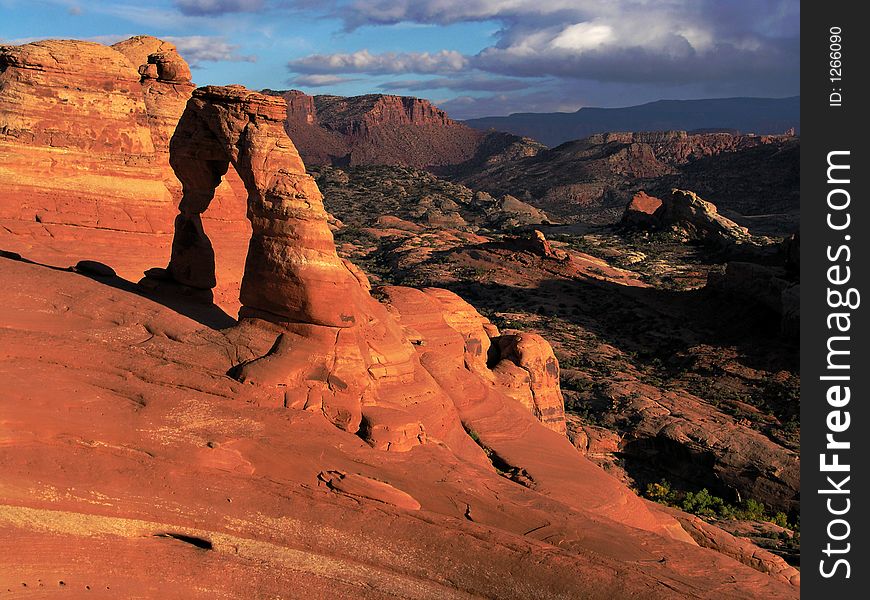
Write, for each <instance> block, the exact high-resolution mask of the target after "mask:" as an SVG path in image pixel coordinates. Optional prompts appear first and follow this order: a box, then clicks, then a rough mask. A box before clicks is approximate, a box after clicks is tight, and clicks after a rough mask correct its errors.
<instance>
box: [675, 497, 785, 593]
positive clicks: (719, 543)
mask: <svg viewBox="0 0 870 600" xmlns="http://www.w3.org/2000/svg"><path fill="white" fill-rule="evenodd" d="M663 510H665V511H666V512H667V513H668V514H670V515H672V516H673V517H674V518H675V519H676V520H677V521H679V522H680V525H682V526H683V529H685V530H686V531H687V532H688V533H689V535H691V536H692V539H694V540H695V541H696V542H697V543H698V545H699V546H701V547H702V548H711V549H714V550H716V551H718V552H721V553H722V554H725V555H727V556H731V557H733V558H735V559H736V560H738V561H740V562H742V563H743V564H744V565H748V566H750V567H752V568H753V569H756V570H757V571H761V572H762V573H769V574H770V575H771V576H772V577H774V578H775V579H778V580H780V581H783V582H786V583H789V584H791V585H794V586H800V582H801V572H800V571H799V570H798V569H796V568H795V567H792V566H791V565H789V564H788V563H787V562H785V561H784V560H783V559H782V558H780V557H779V556H777V555H776V554H773V553H772V552H768V551H767V550H763V549H761V548H759V547H758V546H756V545H755V544H753V543H752V542H750V541H748V540H746V539H744V538H738V537H735V536H733V535H731V534H730V533H728V532H727V531H724V530H722V529H720V528H719V527H717V526H715V525H713V524H711V523H707V522H706V521H704V520H703V519H701V518H699V517H696V516H695V515H689V514H686V513H684V512H683V511H681V510H677V509H673V508H664V509H663Z"/></svg>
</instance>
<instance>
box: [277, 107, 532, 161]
mask: <svg viewBox="0 0 870 600" xmlns="http://www.w3.org/2000/svg"><path fill="white" fill-rule="evenodd" d="M267 93H270V94H275V95H281V96H283V97H284V98H285V99H286V100H287V106H288V109H287V123H286V129H287V133H288V134H289V135H290V137H291V138H292V139H293V140H294V142H295V143H296V146H297V148H298V149H299V152H300V154H301V155H302V158H303V160H305V162H306V164H309V165H327V164H331V165H336V166H353V165H402V166H410V167H416V168H441V169H443V168H447V167H455V166H457V165H461V164H463V163H466V162H469V161H475V162H484V161H493V162H498V161H499V158H498V157H500V156H502V155H506V156H507V155H509V156H515V155H525V156H528V155H531V154H534V153H535V152H537V151H538V150H540V149H541V148H542V146H541V145H540V144H537V143H535V142H532V141H531V140H527V139H524V138H520V137H518V136H513V135H509V134H503V133H497V132H489V133H487V132H480V131H477V130H475V129H472V128H470V127H468V126H466V125H464V124H462V123H459V122H457V121H454V120H453V119H451V118H450V117H449V116H447V113H446V112H444V111H443V110H441V109H439V108H437V107H436V106H434V105H432V103H431V102H429V101H428V100H424V99H421V98H413V97H408V96H393V95H385V94H369V95H364V96H353V97H342V96H329V95H321V96H309V95H307V94H305V93H303V92H301V91H299V90H290V91H287V92H273V91H267Z"/></svg>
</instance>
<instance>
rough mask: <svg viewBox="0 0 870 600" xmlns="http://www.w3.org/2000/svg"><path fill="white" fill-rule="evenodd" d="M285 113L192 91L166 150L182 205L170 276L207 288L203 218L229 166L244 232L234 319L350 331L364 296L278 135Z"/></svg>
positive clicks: (210, 280) (235, 91) (276, 103)
mask: <svg viewBox="0 0 870 600" xmlns="http://www.w3.org/2000/svg"><path fill="white" fill-rule="evenodd" d="M285 113H286V105H285V102H284V100H283V99H282V98H277V97H270V96H264V95H262V94H258V93H256V92H251V91H250V90H247V89H245V88H244V87H242V86H228V87H213V86H209V87H205V88H200V89H197V90H196V91H194V93H193V96H192V97H191V99H190V101H189V102H188V104H187V107H186V108H185V111H184V113H183V114H182V116H181V119H180V121H179V123H178V127H177V128H176V131H175V134H174V135H173V136H172V139H171V141H170V144H169V152H170V164H171V166H172V169H173V170H174V171H175V174H176V176H177V177H178V179H179V180H180V181H181V184H182V188H183V197H182V199H181V202H180V204H179V214H178V215H177V217H176V219H175V235H174V238H173V242H172V255H171V258H170V262H169V267H168V271H169V274H170V275H171V276H172V278H173V279H174V280H175V281H177V282H179V283H182V284H184V285H188V286H191V287H194V288H201V289H211V288H213V287H215V284H216V282H215V274H214V271H215V269H214V250H213V248H212V245H211V242H210V240H209V238H208V236H207V235H206V233H205V231H204V229H203V226H202V214H203V213H204V212H205V211H206V210H207V209H208V207H209V204H210V203H211V201H212V200H213V198H214V194H215V189H216V188H217V186H218V185H219V184H220V181H221V178H222V177H223V176H224V175H225V174H226V172H227V170H228V168H229V165H230V164H232V165H233V167H234V168H235V170H236V171H237V172H238V174H239V176H240V177H241V179H242V181H243V182H244V184H245V189H246V191H247V196H248V197H247V216H248V219H249V220H250V221H251V226H252V235H251V241H250V243H249V246H248V254H247V258H246V261H245V273H244V277H243V278H242V285H241V294H240V300H241V303H242V305H243V307H242V310H241V312H240V314H241V316H257V317H260V318H263V319H266V320H271V321H289V322H298V323H310V324H314V325H326V326H331V327H348V326H351V325H353V324H354V323H356V321H357V319H358V317H359V315H358V307H359V304H360V297H361V295H365V290H364V289H363V288H362V286H361V284H360V282H359V281H358V280H357V278H356V277H355V276H354V275H353V274H351V272H350V271H349V270H348V268H347V267H346V266H345V264H344V263H343V262H342V260H341V259H340V258H339V257H338V255H337V254H336V252H335V244H334V242H333V238H332V233H331V232H330V231H329V227H328V225H327V221H326V212H325V210H324V208H323V200H322V196H321V194H320V191H319V190H318V189H317V185H316V184H315V182H314V180H313V179H312V178H311V177H310V176H309V175H307V174H306V172H305V166H304V164H303V163H302V159H301V158H300V157H299V153H298V152H297V151H296V148H295V147H294V146H293V143H292V142H291V141H290V139H289V138H288V137H287V134H286V133H285V132H284V127H283V123H284V116H285Z"/></svg>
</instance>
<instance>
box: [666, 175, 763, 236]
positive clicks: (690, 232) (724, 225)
mask: <svg viewBox="0 0 870 600" xmlns="http://www.w3.org/2000/svg"><path fill="white" fill-rule="evenodd" d="M652 218H653V221H654V223H655V225H656V226H657V227H659V228H661V229H664V230H668V231H670V232H671V233H673V234H674V235H677V236H679V237H680V238H682V239H686V240H698V241H702V242H706V243H710V244H713V245H715V246H719V247H727V246H729V245H732V244H738V243H742V242H748V241H750V240H751V239H752V236H750V235H749V230H747V229H746V228H745V227H741V226H739V225H738V224H737V223H735V222H734V221H732V220H730V219H727V218H725V217H723V216H722V215H720V214H719V211H718V210H717V209H716V206H715V205H714V204H713V203H712V202H707V201H706V200H703V199H702V198H700V197H699V196H698V195H697V194H695V193H694V192H690V191H686V190H677V189H675V190H673V191H672V192H671V195H670V197H668V198H666V199H665V200H663V201H662V205H661V206H660V207H659V208H658V209H657V210H656V211H655V213H654V214H653V216H652Z"/></svg>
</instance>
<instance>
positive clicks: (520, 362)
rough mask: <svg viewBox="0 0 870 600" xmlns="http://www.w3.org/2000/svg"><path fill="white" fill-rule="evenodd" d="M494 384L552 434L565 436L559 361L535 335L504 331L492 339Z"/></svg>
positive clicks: (540, 338) (541, 339)
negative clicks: (495, 382)
mask: <svg viewBox="0 0 870 600" xmlns="http://www.w3.org/2000/svg"><path fill="white" fill-rule="evenodd" d="M494 342H495V349H496V352H495V356H494V358H493V359H492V361H493V362H494V363H495V365H494V367H493V371H494V372H495V375H496V381H498V382H499V383H500V385H502V386H503V387H504V388H506V390H507V392H508V394H509V395H511V396H512V397H513V398H516V399H517V400H519V401H520V402H521V403H522V405H523V406H525V407H526V408H527V409H528V410H529V412H531V413H532V414H533V415H535V417H537V418H538V420H539V421H541V422H542V423H543V424H544V425H546V426H547V427H549V428H550V429H552V430H553V431H555V432H557V433H560V434H562V435H565V433H566V432H567V430H566V426H565V399H564V398H563V397H562V392H561V391H560V390H559V362H558V361H557V360H556V356H555V355H554V354H553V349H552V348H551V347H550V344H548V343H547V341H546V340H544V338H542V337H541V336H540V335H538V334H535V333H523V332H519V331H509V332H504V333H502V335H500V336H499V337H497V338H495V340H494Z"/></svg>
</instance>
